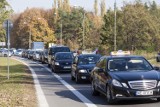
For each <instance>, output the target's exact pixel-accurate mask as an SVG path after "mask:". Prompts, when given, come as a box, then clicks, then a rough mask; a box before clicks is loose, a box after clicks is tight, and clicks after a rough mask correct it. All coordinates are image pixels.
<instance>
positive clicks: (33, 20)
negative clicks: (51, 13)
mask: <svg viewBox="0 0 160 107" xmlns="http://www.w3.org/2000/svg"><path fill="white" fill-rule="evenodd" d="M41 11H42V10H41V9H35V8H32V9H27V10H26V11H24V13H22V14H21V15H20V17H19V18H18V19H17V21H16V22H18V25H17V28H18V31H16V32H17V33H15V34H16V35H13V36H16V38H17V40H19V42H17V43H18V44H19V45H16V46H17V47H18V48H28V46H29V45H27V44H29V41H30V36H31V40H32V42H33V41H34V42H37V41H43V42H45V44H46V45H47V43H50V42H52V43H55V42H56V38H55V36H54V31H53V30H51V29H50V28H49V26H48V23H47V21H46V19H45V18H44V17H42V16H43V15H42V13H43V12H41ZM14 31H15V30H14Z"/></svg>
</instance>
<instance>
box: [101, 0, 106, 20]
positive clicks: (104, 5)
mask: <svg viewBox="0 0 160 107" xmlns="http://www.w3.org/2000/svg"><path fill="white" fill-rule="evenodd" d="M100 7H101V17H103V16H104V15H105V13H106V3H105V0H101V4H100Z"/></svg>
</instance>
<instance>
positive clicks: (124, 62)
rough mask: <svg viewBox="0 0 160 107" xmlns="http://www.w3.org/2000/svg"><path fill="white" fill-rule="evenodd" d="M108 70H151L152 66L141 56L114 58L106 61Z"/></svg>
mask: <svg viewBox="0 0 160 107" xmlns="http://www.w3.org/2000/svg"><path fill="white" fill-rule="evenodd" d="M108 69H109V70H110V71H141V70H146V71H148V70H152V66H151V65H150V64H149V63H148V62H147V61H146V60H145V59H143V58H116V59H111V60H109V61H108Z"/></svg>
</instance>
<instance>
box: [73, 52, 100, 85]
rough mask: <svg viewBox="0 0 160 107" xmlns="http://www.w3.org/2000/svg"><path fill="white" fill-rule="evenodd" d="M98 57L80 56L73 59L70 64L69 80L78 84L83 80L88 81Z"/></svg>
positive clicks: (93, 55) (92, 55) (94, 55)
mask: <svg viewBox="0 0 160 107" xmlns="http://www.w3.org/2000/svg"><path fill="white" fill-rule="evenodd" d="M99 58H100V55H97V54H81V55H78V56H76V57H75V59H74V63H73V64H72V71H71V79H72V80H75V81H76V83H79V82H81V81H83V80H87V81H89V80H90V72H91V71H92V69H93V68H94V66H95V64H96V62H97V61H98V60H99Z"/></svg>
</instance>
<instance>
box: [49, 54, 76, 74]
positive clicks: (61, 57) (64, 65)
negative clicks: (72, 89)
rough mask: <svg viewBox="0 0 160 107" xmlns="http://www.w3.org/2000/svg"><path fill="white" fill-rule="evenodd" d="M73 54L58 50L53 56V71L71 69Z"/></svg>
mask: <svg viewBox="0 0 160 107" xmlns="http://www.w3.org/2000/svg"><path fill="white" fill-rule="evenodd" d="M72 62H73V54H72V53H71V52H58V53H56V54H55V56H54V57H53V61H52V64H51V68H52V71H53V72H67V71H69V72H70V71H71V65H72Z"/></svg>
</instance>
